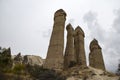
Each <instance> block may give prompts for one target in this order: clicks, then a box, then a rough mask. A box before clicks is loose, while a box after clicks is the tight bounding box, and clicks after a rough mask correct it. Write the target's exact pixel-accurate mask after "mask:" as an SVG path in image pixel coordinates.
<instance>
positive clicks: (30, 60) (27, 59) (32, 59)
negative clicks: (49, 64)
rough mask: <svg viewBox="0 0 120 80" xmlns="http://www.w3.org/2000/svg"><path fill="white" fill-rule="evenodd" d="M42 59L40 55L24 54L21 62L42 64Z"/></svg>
mask: <svg viewBox="0 0 120 80" xmlns="http://www.w3.org/2000/svg"><path fill="white" fill-rule="evenodd" d="M43 62H44V60H43V59H42V58H41V57H40V56H35V55H25V56H24V57H23V64H29V65H33V66H34V65H38V66H42V65H43Z"/></svg>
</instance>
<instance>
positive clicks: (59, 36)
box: [44, 9, 66, 69]
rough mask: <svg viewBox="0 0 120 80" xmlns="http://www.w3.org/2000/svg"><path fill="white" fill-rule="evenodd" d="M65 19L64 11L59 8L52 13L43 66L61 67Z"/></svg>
mask: <svg viewBox="0 0 120 80" xmlns="http://www.w3.org/2000/svg"><path fill="white" fill-rule="evenodd" d="M65 21H66V13H65V11H64V10H62V9H59V10H58V11H56V12H55V14H54V25H53V31H52V35H51V39H50V43H49V48H48V52H47V57H46V61H45V64H44V68H48V69H62V68H63V65H64V64H63V63H64V61H63V58H64V57H63V50H64V27H65Z"/></svg>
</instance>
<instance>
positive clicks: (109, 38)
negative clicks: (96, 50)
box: [83, 9, 120, 72]
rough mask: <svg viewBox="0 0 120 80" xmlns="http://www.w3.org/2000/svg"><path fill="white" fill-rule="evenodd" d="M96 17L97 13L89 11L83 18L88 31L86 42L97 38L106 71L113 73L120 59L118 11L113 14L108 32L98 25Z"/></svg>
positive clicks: (119, 15) (119, 17)
mask: <svg viewBox="0 0 120 80" xmlns="http://www.w3.org/2000/svg"><path fill="white" fill-rule="evenodd" d="M97 16H99V15H98V14H97V13H95V12H92V11H89V12H87V13H86V14H85V15H84V17H83V20H84V23H86V24H87V27H88V30H89V31H90V34H89V38H88V40H90V39H93V38H97V40H98V41H99V43H100V46H102V49H103V50H102V52H103V56H104V61H105V65H106V68H107V70H109V71H112V72H115V71H116V69H117V66H118V60H119V59H120V57H119V56H120V51H119V50H120V45H119V44H120V9H119V10H116V12H115V16H116V18H115V20H114V22H113V25H112V28H110V30H106V28H105V27H104V28H103V27H102V26H101V25H100V24H99V22H98V19H97ZM88 40H87V41H88ZM87 45H88V44H87Z"/></svg>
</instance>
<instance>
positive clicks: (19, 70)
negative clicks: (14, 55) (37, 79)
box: [12, 64, 25, 74]
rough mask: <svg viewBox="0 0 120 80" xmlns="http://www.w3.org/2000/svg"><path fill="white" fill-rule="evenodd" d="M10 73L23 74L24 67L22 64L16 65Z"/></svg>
mask: <svg viewBox="0 0 120 80" xmlns="http://www.w3.org/2000/svg"><path fill="white" fill-rule="evenodd" d="M12 71H13V73H15V74H23V73H24V72H25V65H23V64H16V65H15V66H14V68H13V70H12Z"/></svg>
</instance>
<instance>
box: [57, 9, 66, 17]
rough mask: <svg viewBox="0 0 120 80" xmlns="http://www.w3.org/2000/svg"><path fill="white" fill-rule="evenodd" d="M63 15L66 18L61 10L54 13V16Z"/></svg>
mask: <svg viewBox="0 0 120 80" xmlns="http://www.w3.org/2000/svg"><path fill="white" fill-rule="evenodd" d="M60 15H64V16H67V14H66V12H65V11H64V10H63V9H59V10H57V11H56V12H55V16H60Z"/></svg>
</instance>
